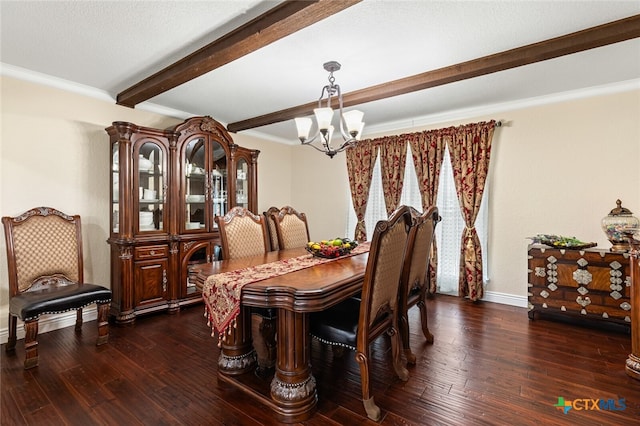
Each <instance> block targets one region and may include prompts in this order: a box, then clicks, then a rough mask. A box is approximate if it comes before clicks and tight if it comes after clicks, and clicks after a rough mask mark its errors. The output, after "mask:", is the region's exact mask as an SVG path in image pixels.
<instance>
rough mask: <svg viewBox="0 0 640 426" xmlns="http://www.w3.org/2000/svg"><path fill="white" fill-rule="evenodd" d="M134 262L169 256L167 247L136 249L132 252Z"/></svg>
mask: <svg viewBox="0 0 640 426" xmlns="http://www.w3.org/2000/svg"><path fill="white" fill-rule="evenodd" d="M133 256H134V259H135V260H145V259H160V258H163V257H168V256H169V247H168V246H148V247H136V248H135V251H134V255H133Z"/></svg>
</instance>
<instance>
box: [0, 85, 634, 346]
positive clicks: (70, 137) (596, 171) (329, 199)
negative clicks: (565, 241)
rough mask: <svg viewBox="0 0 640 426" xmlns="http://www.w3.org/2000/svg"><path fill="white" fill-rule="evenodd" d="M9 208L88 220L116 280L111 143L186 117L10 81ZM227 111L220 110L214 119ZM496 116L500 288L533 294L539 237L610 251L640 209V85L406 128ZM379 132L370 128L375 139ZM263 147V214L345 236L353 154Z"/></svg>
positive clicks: (105, 268) (494, 280)
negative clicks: (111, 134)
mask: <svg viewBox="0 0 640 426" xmlns="http://www.w3.org/2000/svg"><path fill="white" fill-rule="evenodd" d="M0 83H1V84H2V97H1V102H2V104H1V107H2V116H1V118H2V130H1V133H0V136H1V137H0V153H1V159H0V179H1V181H0V215H2V216H6V215H15V214H18V213H21V212H23V211H25V210H27V209H29V208H31V207H34V206H39V205H47V206H51V207H56V208H58V209H60V210H63V211H65V212H69V213H78V214H80V215H81V216H82V218H83V223H84V230H83V232H84V240H85V242H84V244H85V261H86V263H85V267H86V271H85V278H86V279H87V280H89V281H95V282H98V283H108V282H109V251H108V245H107V244H106V239H107V237H108V232H107V231H108V221H109V213H108V212H109V206H108V197H109V182H108V179H109V176H108V158H109V148H108V138H107V135H106V133H105V132H104V128H105V127H107V126H109V125H110V124H111V122H113V121H131V122H134V123H136V124H139V125H142V126H150V127H159V128H163V127H167V126H170V125H173V124H175V123H177V122H179V121H182V120H178V119H173V118H169V117H165V116H162V115H158V114H153V113H149V112H145V111H140V110H132V109H129V108H125V107H120V106H117V105H114V104H113V102H109V101H101V100H96V99H92V98H88V97H85V96H82V95H79V94H74V93H69V92H64V91H61V90H58V89H52V88H48V87H44V86H41V85H38V84H34V83H29V82H24V81H20V80H16V79H13V78H8V77H3V78H2V80H0ZM214 118H215V117H214ZM491 118H496V119H502V120H506V121H507V122H508V125H507V126H506V127H503V128H500V129H497V130H496V134H495V137H494V145H493V152H492V159H491V160H492V161H491V180H490V187H489V191H490V194H491V206H490V212H491V213H490V228H491V234H490V243H489V253H490V265H489V268H490V276H491V281H490V283H489V285H488V287H487V293H488V294H489V295H503V296H505V297H504V298H503V299H502V300H503V301H504V300H508V299H509V298H513V300H514V301H515V303H516V304H522V303H523V301H525V300H526V288H527V287H526V281H527V276H526V247H527V243H528V240H527V239H526V237H527V236H530V235H533V234H536V233H539V232H544V233H558V234H563V235H574V236H576V237H578V238H581V239H583V240H587V241H595V242H597V243H598V245H599V246H600V247H603V248H607V247H609V246H610V245H609V243H608V242H607V241H606V239H605V238H604V234H603V233H602V231H601V230H600V225H599V224H600V219H601V218H602V217H603V216H604V215H606V214H607V213H608V212H609V211H610V210H611V209H612V208H613V207H615V200H616V199H617V198H620V199H622V201H623V205H624V206H626V207H627V208H629V209H631V210H632V211H633V212H635V213H636V215H637V216H640V186H639V185H638V183H639V182H640V169H639V168H638V165H639V164H640V90H633V91H627V92H623V93H618V94H609V95H600V96H594V97H591V98H586V99H578V100H570V101H565V102H557V103H552V104H548V105H544V106H536V107H528V108H520V109H514V110H511V111H507V112H502V113H500V114H494V115H492V116H477V117H469V118H466V119H464V120H459V121H455V122H444V123H438V124H436V125H430V126H424V127H421V128H406V129H398V130H394V131H393V132H388V133H393V134H397V133H403V132H409V131H417V130H423V129H431V128H441V127H446V126H450V125H457V124H463V123H469V122H476V121H481V120H488V119H491ZM367 136H370V135H367ZM234 140H235V142H236V143H238V144H239V145H241V146H246V147H248V148H254V149H259V150H260V151H261V153H260V157H259V166H258V173H259V196H258V206H259V210H260V211H264V210H266V209H267V208H268V207H269V206H271V205H275V206H282V205H285V204H291V205H292V206H294V207H296V208H298V209H299V210H301V211H304V212H306V213H307V214H308V217H309V225H310V229H311V238H312V239H323V238H326V237H333V236H337V235H342V234H343V233H344V230H345V227H346V218H347V209H348V208H351V206H350V205H348V180H347V174H346V169H345V159H344V153H342V154H338V155H337V156H336V157H335V158H334V159H329V158H328V157H326V156H325V155H323V154H321V153H318V152H317V151H315V150H313V149H311V148H308V147H300V146H287V145H282V144H274V143H269V142H265V141H262V140H260V139H257V138H254V137H250V136H246V135H242V134H238V135H234ZM5 250H6V248H5V241H4V238H2V239H0V277H1V278H0V334H1V332H2V331H4V330H6V327H7V323H6V318H7V309H8V306H7V304H8V291H7V283H6V276H7V271H6V268H7V266H6V251H5Z"/></svg>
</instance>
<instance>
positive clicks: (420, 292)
mask: <svg viewBox="0 0 640 426" xmlns="http://www.w3.org/2000/svg"><path fill="white" fill-rule="evenodd" d="M410 210H411V216H412V222H413V223H412V226H411V231H410V232H409V239H408V241H407V250H406V252H405V257H404V264H403V267H402V278H401V280H400V292H399V305H400V308H399V319H398V321H399V331H400V336H401V338H402V346H403V347H404V353H405V356H406V358H407V362H408V363H409V364H415V363H416V356H415V355H414V354H413V352H411V347H410V345H409V315H408V310H409V309H410V308H412V307H413V306H416V305H418V308H419V309H420V320H421V325H422V334H424V337H425V338H426V339H427V342H428V343H433V334H431V332H430V331H429V327H428V323H427V305H426V297H427V293H428V291H429V277H430V274H429V261H430V259H431V249H432V247H433V239H434V235H435V228H436V225H437V224H438V222H439V221H440V215H439V214H438V208H437V207H430V208H429V209H427V210H426V211H425V212H424V213H420V212H419V211H417V210H416V209H414V208H411V209H410Z"/></svg>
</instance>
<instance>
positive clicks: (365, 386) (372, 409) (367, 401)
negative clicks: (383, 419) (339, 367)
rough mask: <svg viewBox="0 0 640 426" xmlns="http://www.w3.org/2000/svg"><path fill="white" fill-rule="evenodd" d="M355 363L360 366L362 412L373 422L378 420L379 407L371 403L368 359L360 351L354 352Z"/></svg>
mask: <svg viewBox="0 0 640 426" xmlns="http://www.w3.org/2000/svg"><path fill="white" fill-rule="evenodd" d="M356 361H358V364H360V386H361V388H362V404H363V405H364V410H365V411H366V412H367V417H369V418H370V419H371V420H373V421H374V422H377V421H378V420H380V407H378V406H377V405H376V403H375V402H374V401H373V396H371V382H370V381H369V357H368V356H367V354H365V353H362V352H360V351H357V352H356Z"/></svg>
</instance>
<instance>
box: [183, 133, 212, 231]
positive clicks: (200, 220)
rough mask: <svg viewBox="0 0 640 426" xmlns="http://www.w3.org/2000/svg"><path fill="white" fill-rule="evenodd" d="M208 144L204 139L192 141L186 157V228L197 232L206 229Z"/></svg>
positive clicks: (186, 151) (188, 145) (187, 148)
mask: <svg viewBox="0 0 640 426" xmlns="http://www.w3.org/2000/svg"><path fill="white" fill-rule="evenodd" d="M206 154H207V152H206V144H205V140H204V138H201V137H200V138H196V139H193V140H192V141H190V142H189V143H188V144H187V146H186V150H185V155H184V171H185V197H186V199H185V215H184V218H185V220H184V222H185V223H184V228H185V229H186V230H188V231H197V230H200V229H204V228H205V227H206V221H205V218H206V211H205V206H206V202H207V200H208V198H209V197H208V187H209V184H208V182H207V174H206V158H207V156H206Z"/></svg>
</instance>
